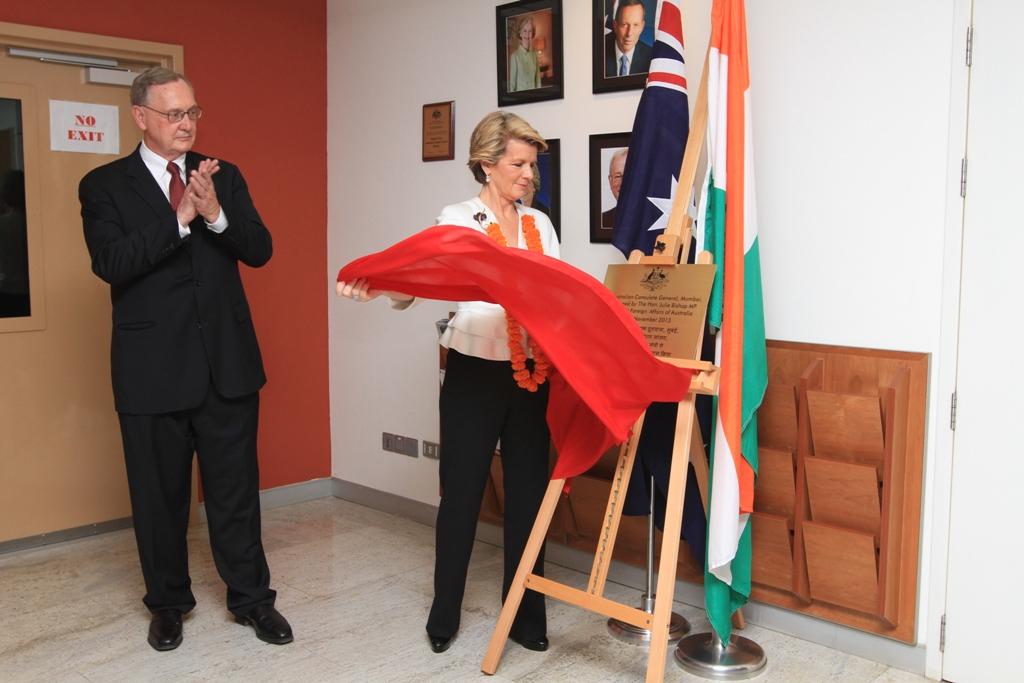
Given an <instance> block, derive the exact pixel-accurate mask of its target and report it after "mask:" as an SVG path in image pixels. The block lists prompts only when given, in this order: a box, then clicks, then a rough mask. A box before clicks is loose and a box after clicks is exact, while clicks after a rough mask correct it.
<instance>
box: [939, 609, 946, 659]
mask: <svg viewBox="0 0 1024 683" xmlns="http://www.w3.org/2000/svg"><path fill="white" fill-rule="evenodd" d="M945 651H946V615H945V614H943V615H942V621H941V622H939V652H945Z"/></svg>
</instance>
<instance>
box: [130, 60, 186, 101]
mask: <svg viewBox="0 0 1024 683" xmlns="http://www.w3.org/2000/svg"><path fill="white" fill-rule="evenodd" d="M175 81H184V82H185V83H186V84H187V85H188V87H190V88H191V87H192V81H190V80H188V79H187V78H185V76H183V75H182V74H180V73H178V72H177V71H171V70H170V69H167V68H165V67H162V66H151V67H149V68H148V69H146V70H145V71H143V72H142V73H140V74H139V75H138V76H136V77H135V80H134V81H132V91H131V101H132V104H134V105H136V106H142V105H144V104H146V101H147V99H146V98H147V97H148V96H149V89H150V88H151V87H153V86H154V85H166V84H167V83H174V82H175Z"/></svg>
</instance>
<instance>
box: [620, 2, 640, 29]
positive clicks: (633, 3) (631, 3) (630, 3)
mask: <svg viewBox="0 0 1024 683" xmlns="http://www.w3.org/2000/svg"><path fill="white" fill-rule="evenodd" d="M632 5H640V9H642V10H643V12H644V15H645V16H644V18H645V19H646V18H647V17H646V14H647V9H646V8H645V7H644V2H643V0H619V5H618V7H616V8H615V23H616V24H617V23H619V20H620V19H622V10H623V8H624V7H631V6H632Z"/></svg>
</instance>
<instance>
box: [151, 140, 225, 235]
mask: <svg viewBox="0 0 1024 683" xmlns="http://www.w3.org/2000/svg"><path fill="white" fill-rule="evenodd" d="M139 155H140V156H141V157H142V162H143V163H144V164H146V168H147V169H149V172H150V173H151V174H152V175H153V179H154V180H156V184H157V185H159V186H160V191H161V192H163V193H164V197H166V198H167V201H168V202H170V201H171V172H170V171H168V170H167V159H164V158H163V157H162V156H160V155H159V154H157V153H156V152H154V151H153V150H151V149H150V148H149V147H146V143H145V142H143V143H142V144H141V145H139ZM174 163H175V164H177V166H178V169H180V170H179V172H180V173H181V178H182V181H183V182H184V183H185V184H186V185H187V184H188V176H187V175H186V174H185V155H184V154H182V155H181V156H180V157H178V158H177V159H174ZM203 222H204V223H206V227H207V228H209V229H210V230H212V231H214V232H224V231H225V230H226V229H227V227H228V217H227V215H226V214H225V213H224V207H223V206H222V207H221V208H220V215H219V216H217V220H215V221H214V222H213V223H209V222H207V221H206V219H205V218H204V219H203ZM191 234H192V231H191V230H190V229H189V227H188V226H187V225H182V224H181V223H178V236H179V237H180V238H181V239H185V238H186V237H188V236H189V235H191Z"/></svg>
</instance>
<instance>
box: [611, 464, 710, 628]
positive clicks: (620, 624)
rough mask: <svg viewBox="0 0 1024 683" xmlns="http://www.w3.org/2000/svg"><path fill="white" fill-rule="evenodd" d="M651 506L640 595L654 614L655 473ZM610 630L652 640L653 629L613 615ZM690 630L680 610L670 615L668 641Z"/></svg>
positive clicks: (642, 603)
mask: <svg viewBox="0 0 1024 683" xmlns="http://www.w3.org/2000/svg"><path fill="white" fill-rule="evenodd" d="M650 484H651V489H650V490H651V507H650V510H649V511H648V517H647V590H646V591H645V592H644V594H643V595H641V596H640V609H642V610H643V611H645V612H647V613H648V614H654V597H655V595H654V486H655V481H654V475H653V474H652V475H651V479H650ZM608 632H609V633H611V634H612V635H613V636H615V637H616V638H618V639H619V640H621V641H624V642H627V643H633V644H635V645H646V644H648V643H650V642H651V630H650V629H648V628H644V627H642V626H634V625H633V624H630V623H629V622H626V621H622V620H620V619H616V618H615V617H611V618H609V619H608ZM689 632H690V622H688V621H687V620H686V618H685V617H683V615H681V614H679V613H678V612H672V614H671V615H669V624H668V643H669V645H674V644H676V643H678V642H679V640H680V639H681V638H682V637H683V636H685V635H686V634H687V633H689Z"/></svg>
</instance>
